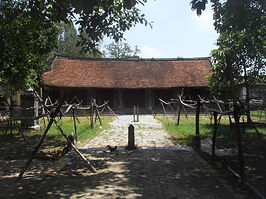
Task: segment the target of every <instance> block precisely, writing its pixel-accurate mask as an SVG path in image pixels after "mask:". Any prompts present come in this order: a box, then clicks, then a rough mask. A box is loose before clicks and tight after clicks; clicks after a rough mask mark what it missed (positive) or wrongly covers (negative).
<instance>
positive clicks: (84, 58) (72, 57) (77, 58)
mask: <svg viewBox="0 0 266 199" xmlns="http://www.w3.org/2000/svg"><path fill="white" fill-rule="evenodd" d="M56 58H59V59H60V58H63V59H74V60H94V61H190V60H210V57H190V58H183V57H180V58H179V57H177V58H136V57H133V58H130V57H129V58H95V57H75V56H66V55H56Z"/></svg>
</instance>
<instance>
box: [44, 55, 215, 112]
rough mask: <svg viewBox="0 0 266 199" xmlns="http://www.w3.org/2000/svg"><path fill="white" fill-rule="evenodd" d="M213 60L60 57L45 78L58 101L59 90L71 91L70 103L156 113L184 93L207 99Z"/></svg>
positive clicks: (51, 92) (46, 83)
mask: <svg viewBox="0 0 266 199" xmlns="http://www.w3.org/2000/svg"><path fill="white" fill-rule="evenodd" d="M210 71H211V63H210V60H209V58H173V59H172V58H171V59H170V58H166V59H140V58H129V59H106V58H103V59H102V58H101V59H99V58H75V57H65V56H57V57H56V58H55V60H54V62H53V64H52V67H51V71H49V72H46V73H44V74H43V81H44V84H45V85H47V86H48V87H50V89H49V95H50V96H51V97H52V98H56V97H58V96H57V95H58V89H61V88H68V89H70V90H71V91H70V94H69V95H68V99H67V100H68V101H69V100H71V99H72V98H73V97H74V96H76V97H77V98H78V99H80V100H82V102H83V104H89V103H90V100H91V99H92V98H94V99H96V100H97V104H102V103H103V102H104V101H107V100H108V101H109V106H110V107H112V108H113V109H114V110H118V111H119V110H125V109H127V108H132V107H133V106H134V105H138V106H139V107H141V108H143V109H145V110H146V111H147V112H149V111H150V112H152V111H153V110H154V109H156V107H159V106H160V101H159V100H158V99H159V98H161V99H163V100H169V99H173V98H177V97H178V95H180V93H181V92H183V95H186V96H189V97H190V98H191V99H193V98H195V97H196V96H197V95H198V94H200V95H207V93H208V89H207V86H208V82H207V77H208V76H209V75H210V74H211V72H210Z"/></svg>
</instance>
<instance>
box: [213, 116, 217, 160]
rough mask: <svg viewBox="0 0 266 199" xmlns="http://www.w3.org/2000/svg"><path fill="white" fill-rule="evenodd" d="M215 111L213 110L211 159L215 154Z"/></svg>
mask: <svg viewBox="0 0 266 199" xmlns="http://www.w3.org/2000/svg"><path fill="white" fill-rule="evenodd" d="M217 115H218V114H217V112H216V111H214V112H213V117H214V126H213V135H212V160H213V159H214V155H215V145H216V133H217V127H218V124H217Z"/></svg>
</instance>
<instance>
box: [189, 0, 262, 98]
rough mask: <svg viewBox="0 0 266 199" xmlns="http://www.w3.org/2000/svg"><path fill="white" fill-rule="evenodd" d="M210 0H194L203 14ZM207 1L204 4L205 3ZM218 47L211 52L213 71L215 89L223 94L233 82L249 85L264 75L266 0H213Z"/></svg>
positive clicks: (195, 7) (213, 86)
mask: <svg viewBox="0 0 266 199" xmlns="http://www.w3.org/2000/svg"><path fill="white" fill-rule="evenodd" d="M207 2H208V1H207V0H192V1H191V4H192V9H195V10H197V13H198V14H199V15H200V14H201V11H202V10H204V9H205V4H206V3H207ZM203 5H204V6H203ZM211 5H212V8H213V10H214V15H213V17H214V26H215V29H216V30H217V32H218V33H219V38H218V40H217V46H218V49H216V50H213V51H212V53H211V56H212V62H213V72H214V74H213V75H212V77H210V84H211V88H212V91H213V92H214V93H215V94H220V95H221V96H223V94H224V92H226V91H228V90H229V89H230V88H229V87H230V86H231V85H230V79H231V80H233V81H234V84H245V85H250V84H254V83H256V82H258V81H260V80H261V79H263V78H261V77H262V76H263V75H265V70H266V68H265V61H266V57H265V56H266V1H265V0H226V1H225V0H211Z"/></svg>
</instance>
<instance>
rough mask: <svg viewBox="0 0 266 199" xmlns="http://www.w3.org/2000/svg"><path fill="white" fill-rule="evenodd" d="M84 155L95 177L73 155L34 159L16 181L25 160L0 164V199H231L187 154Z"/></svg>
mask: <svg viewBox="0 0 266 199" xmlns="http://www.w3.org/2000/svg"><path fill="white" fill-rule="evenodd" d="M1 149H2V148H1ZM6 153H9V152H8V151H7V152H6ZM84 154H85V156H86V157H87V158H89V159H90V160H91V163H92V164H93V165H94V166H95V167H96V169H97V173H96V174H93V173H91V172H89V171H88V169H86V165H85V164H84V162H82V160H80V158H79V157H78V156H77V155H76V154H75V153H74V152H73V151H72V152H71V153H69V154H68V155H66V156H65V157H64V158H62V159H60V160H59V161H49V160H39V159H35V160H34V161H33V163H32V165H31V167H30V168H29V169H28V170H27V172H26V173H25V176H24V177H23V178H22V179H20V180H18V179H17V176H18V172H19V171H20V169H21V168H22V167H23V166H24V164H25V162H26V159H25V158H21V159H16V158H13V159H12V158H8V159H1V160H0V161H1V165H3V166H2V168H1V170H0V174H1V178H0V186H1V188H2V191H1V192H0V198H169V199H170V198H185V199H186V198H187V199H190V198H226V199H229V198H235V195H234V194H233V192H232V190H230V189H229V188H228V186H226V184H225V183H224V182H222V181H221V180H220V178H218V176H217V173H216V172H214V171H213V170H212V169H210V167H208V165H207V164H206V163H205V162H204V161H203V160H202V159H200V158H199V157H198V155H197V154H195V153H194V152H192V151H170V150H136V151H117V152H115V153H110V152H103V151H87V152H85V153H84ZM10 156H12V154H11V155H10Z"/></svg>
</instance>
